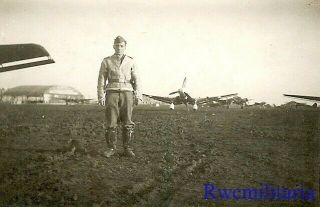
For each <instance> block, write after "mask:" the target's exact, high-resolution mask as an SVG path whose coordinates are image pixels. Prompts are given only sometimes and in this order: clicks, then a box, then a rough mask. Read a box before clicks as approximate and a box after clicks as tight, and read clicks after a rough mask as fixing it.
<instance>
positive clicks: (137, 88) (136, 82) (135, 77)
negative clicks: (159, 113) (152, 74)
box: [131, 63, 142, 101]
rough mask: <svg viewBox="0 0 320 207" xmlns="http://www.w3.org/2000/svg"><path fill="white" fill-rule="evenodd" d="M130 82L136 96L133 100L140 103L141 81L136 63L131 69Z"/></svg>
mask: <svg viewBox="0 0 320 207" xmlns="http://www.w3.org/2000/svg"><path fill="white" fill-rule="evenodd" d="M131 82H132V87H133V90H134V93H135V96H136V97H135V98H136V99H138V100H140V101H142V92H141V80H140V76H139V71H138V68H137V65H136V63H134V64H133V66H132V69H131Z"/></svg>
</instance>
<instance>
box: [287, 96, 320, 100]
mask: <svg viewBox="0 0 320 207" xmlns="http://www.w3.org/2000/svg"><path fill="white" fill-rule="evenodd" d="M283 95H284V96H287V97H293V98H300V99H307V100H312V101H320V97H318V96H301V95H292V94H283Z"/></svg>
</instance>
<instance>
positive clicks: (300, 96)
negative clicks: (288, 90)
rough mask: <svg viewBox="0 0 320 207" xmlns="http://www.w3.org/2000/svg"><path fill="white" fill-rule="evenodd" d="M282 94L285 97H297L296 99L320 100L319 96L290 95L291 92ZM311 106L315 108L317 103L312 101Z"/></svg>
mask: <svg viewBox="0 0 320 207" xmlns="http://www.w3.org/2000/svg"><path fill="white" fill-rule="evenodd" d="M283 95H284V96H287V97H292V98H298V99H304V100H310V101H315V102H320V97H319V96H302V95H292V94H283ZM312 106H313V107H315V108H317V103H314V104H313V105H312Z"/></svg>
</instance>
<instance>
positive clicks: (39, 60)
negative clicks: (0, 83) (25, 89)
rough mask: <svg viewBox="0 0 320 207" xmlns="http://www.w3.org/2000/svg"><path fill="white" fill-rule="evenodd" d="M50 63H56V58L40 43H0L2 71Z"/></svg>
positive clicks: (0, 68)
mask: <svg viewBox="0 0 320 207" xmlns="http://www.w3.org/2000/svg"><path fill="white" fill-rule="evenodd" d="M50 63H54V60H53V59H52V58H51V57H50V54H49V53H48V52H47V50H46V49H45V48H44V47H42V46H40V45H37V44H13V45H0V73H1V72H7V71H11V70H19V69H23V68H28V67H34V66H38V65H45V64H50Z"/></svg>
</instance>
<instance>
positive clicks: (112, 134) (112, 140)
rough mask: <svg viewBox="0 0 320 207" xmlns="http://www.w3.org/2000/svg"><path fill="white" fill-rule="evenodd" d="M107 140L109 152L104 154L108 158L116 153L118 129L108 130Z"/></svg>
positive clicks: (106, 133)
mask: <svg viewBox="0 0 320 207" xmlns="http://www.w3.org/2000/svg"><path fill="white" fill-rule="evenodd" d="M105 138H106V141H107V150H106V151H105V152H104V153H103V154H104V156H106V157H111V156H112V155H114V153H115V152H116V144H117V128H109V129H106V132H105Z"/></svg>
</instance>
